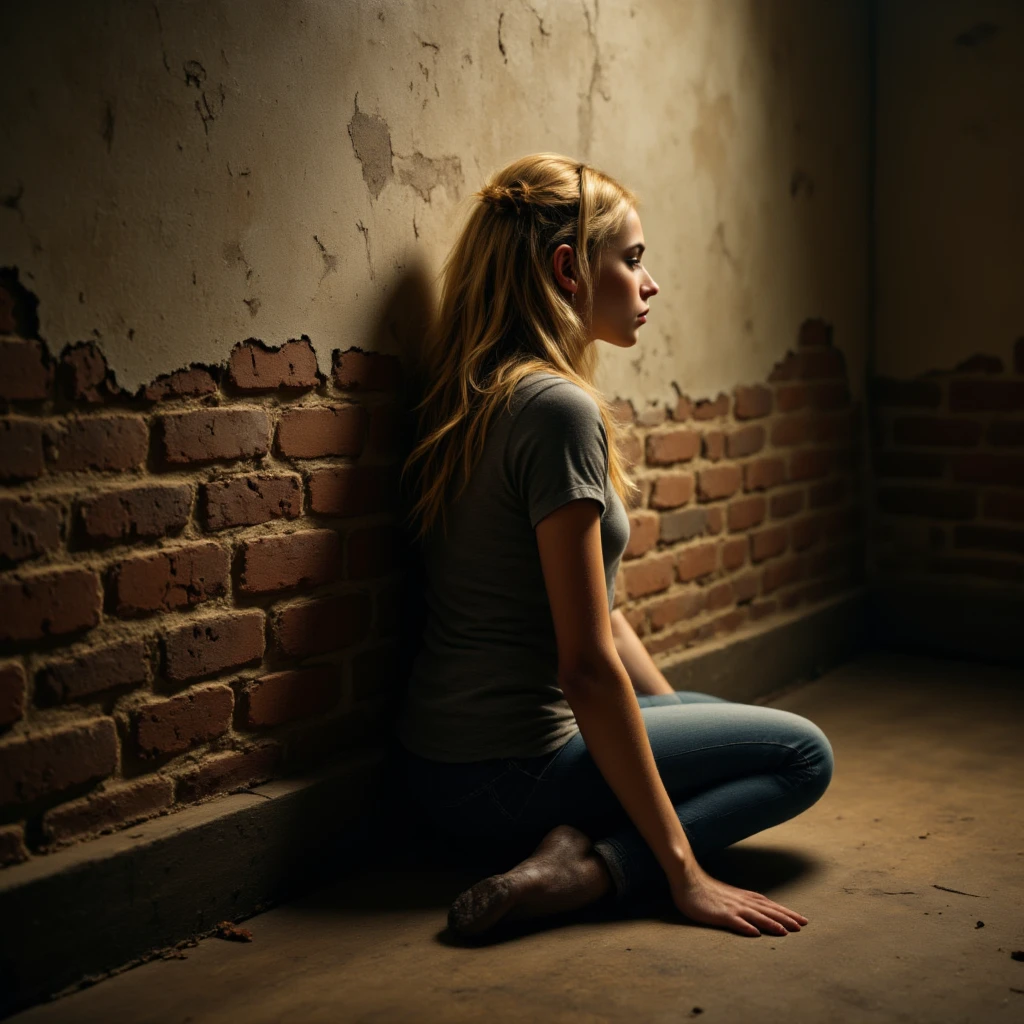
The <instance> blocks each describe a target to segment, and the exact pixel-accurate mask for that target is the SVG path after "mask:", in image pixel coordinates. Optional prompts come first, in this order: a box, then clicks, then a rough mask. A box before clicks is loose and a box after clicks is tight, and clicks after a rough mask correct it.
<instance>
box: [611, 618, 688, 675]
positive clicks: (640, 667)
mask: <svg viewBox="0 0 1024 1024" xmlns="http://www.w3.org/2000/svg"><path fill="white" fill-rule="evenodd" d="M611 623H612V637H613V639H614V640H615V649H616V650H617V651H618V652H619V658H621V659H622V664H623V666H624V667H625V669H626V672H627V673H628V674H629V681H630V682H631V683H632V684H633V689H634V690H635V691H636V692H637V694H638V695H639V694H657V693H675V691H674V690H673V689H672V687H671V686H670V685H669V682H668V680H667V679H666V678H665V677H664V676H663V675H662V674H661V670H660V669H659V668H658V666H657V665H655V664H654V659H653V658H652V657H651V656H650V654H648V653H647V648H646V647H644V645H643V643H641V641H640V638H639V637H638V636H637V635H636V630H635V629H633V627H632V626H631V625H630V624H629V621H628V620H627V619H626V616H625V615H623V614H622V612H621V610H620V609H618V608H616V609H615V611H613V612H612V614H611Z"/></svg>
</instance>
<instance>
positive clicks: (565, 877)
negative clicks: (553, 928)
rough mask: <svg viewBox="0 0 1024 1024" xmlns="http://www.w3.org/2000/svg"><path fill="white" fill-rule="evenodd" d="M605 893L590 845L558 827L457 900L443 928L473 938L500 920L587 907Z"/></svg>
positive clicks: (603, 871) (602, 870) (604, 875)
mask: <svg viewBox="0 0 1024 1024" xmlns="http://www.w3.org/2000/svg"><path fill="white" fill-rule="evenodd" d="M610 887H611V878H610V877H609V875H608V869H607V867H606V866H605V863H604V861H603V860H602V859H601V857H600V856H598V854H596V853H594V850H593V844H592V843H591V842H590V839H589V838H588V837H587V836H586V835H584V833H582V832H580V831H579V829H576V828H573V827H572V826H571V825H559V826H557V827H556V828H553V829H552V830H551V831H550V832H549V833H548V834H547V835H546V836H545V837H544V838H543V839H542V840H541V843H540V845H539V846H538V847H537V849H536V850H534V851H533V853H532V854H530V856H529V857H527V858H526V860H524V861H522V862H520V863H519V864H517V865H516V866H515V867H514V868H513V869H512V870H511V871H507V872H506V873H505V874H503V875H491V877H490V878H485V879H484V880H483V881H482V882H477V884H476V885H474V886H473V887H472V888H470V889H467V890H466V891H465V892H464V893H461V894H460V895H459V896H457V897H456V899H455V902H454V903H452V905H451V909H450V910H449V911H448V927H449V928H450V929H451V930H452V931H453V932H457V933H458V934H459V935H479V934H480V933H481V932H484V931H487V929H488V928H493V927H494V925H496V924H497V923H498V922H499V921H500V920H502V919H507V920H518V919H521V918H526V917H540V916H542V915H544V914H557V913H561V912H563V911H567V910H578V909H580V908H581V907H586V906H589V905H590V904H591V903H594V902H596V901H597V900H599V899H600V898H601V897H602V896H603V895H604V894H605V893H606V892H607V891H608V890H609V888H610Z"/></svg>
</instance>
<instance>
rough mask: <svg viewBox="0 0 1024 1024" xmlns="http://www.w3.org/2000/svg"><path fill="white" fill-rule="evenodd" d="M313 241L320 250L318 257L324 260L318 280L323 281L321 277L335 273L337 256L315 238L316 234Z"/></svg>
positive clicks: (371, 275)
mask: <svg viewBox="0 0 1024 1024" xmlns="http://www.w3.org/2000/svg"><path fill="white" fill-rule="evenodd" d="M313 241H314V242H316V246H317V248H318V249H319V250H320V258H321V259H322V260H323V261H324V272H323V273H322V274H321V275H320V281H321V282H323V279H324V278H325V277H326V276H327V275H328V274H335V273H337V271H338V257H337V256H336V255H335V254H334V253H333V252H328V251H327V247H326V246H325V245H324V243H323V242H321V241H320V239H319V238H317V236H316V235H314V236H313ZM370 277H373V274H372V273H371V274H370Z"/></svg>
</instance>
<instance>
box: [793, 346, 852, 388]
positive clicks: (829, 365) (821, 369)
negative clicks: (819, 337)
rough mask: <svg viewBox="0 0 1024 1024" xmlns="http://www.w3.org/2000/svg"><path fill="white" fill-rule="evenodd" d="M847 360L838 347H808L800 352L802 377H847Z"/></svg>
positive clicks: (811, 378)
mask: <svg viewBox="0 0 1024 1024" xmlns="http://www.w3.org/2000/svg"><path fill="white" fill-rule="evenodd" d="M845 376H846V360H845V359H844V358H843V353H842V352H840V351H839V349H837V348H820V349H815V348H811V349H806V350H804V351H803V352H801V353H800V377H801V379H803V380H817V379H819V378H828V377H845Z"/></svg>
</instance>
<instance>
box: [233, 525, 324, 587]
mask: <svg viewBox="0 0 1024 1024" xmlns="http://www.w3.org/2000/svg"><path fill="white" fill-rule="evenodd" d="M239 550H240V551H241V554H242V572H241V577H240V579H239V587H240V589H241V590H242V591H244V592H245V593H248V594H265V593H271V592H273V591H277V590H290V589H293V588H295V587H301V586H317V585H318V584H321V583H330V582H332V581H334V580H337V579H340V578H341V539H340V538H339V537H338V535H337V533H335V532H334V531H333V530H303V531H302V532H301V533H286V534H278V535H276V536H273V537H260V538H258V539H256V540H251V541H244V542H243V543H242V544H241V545H240V546H239Z"/></svg>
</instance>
